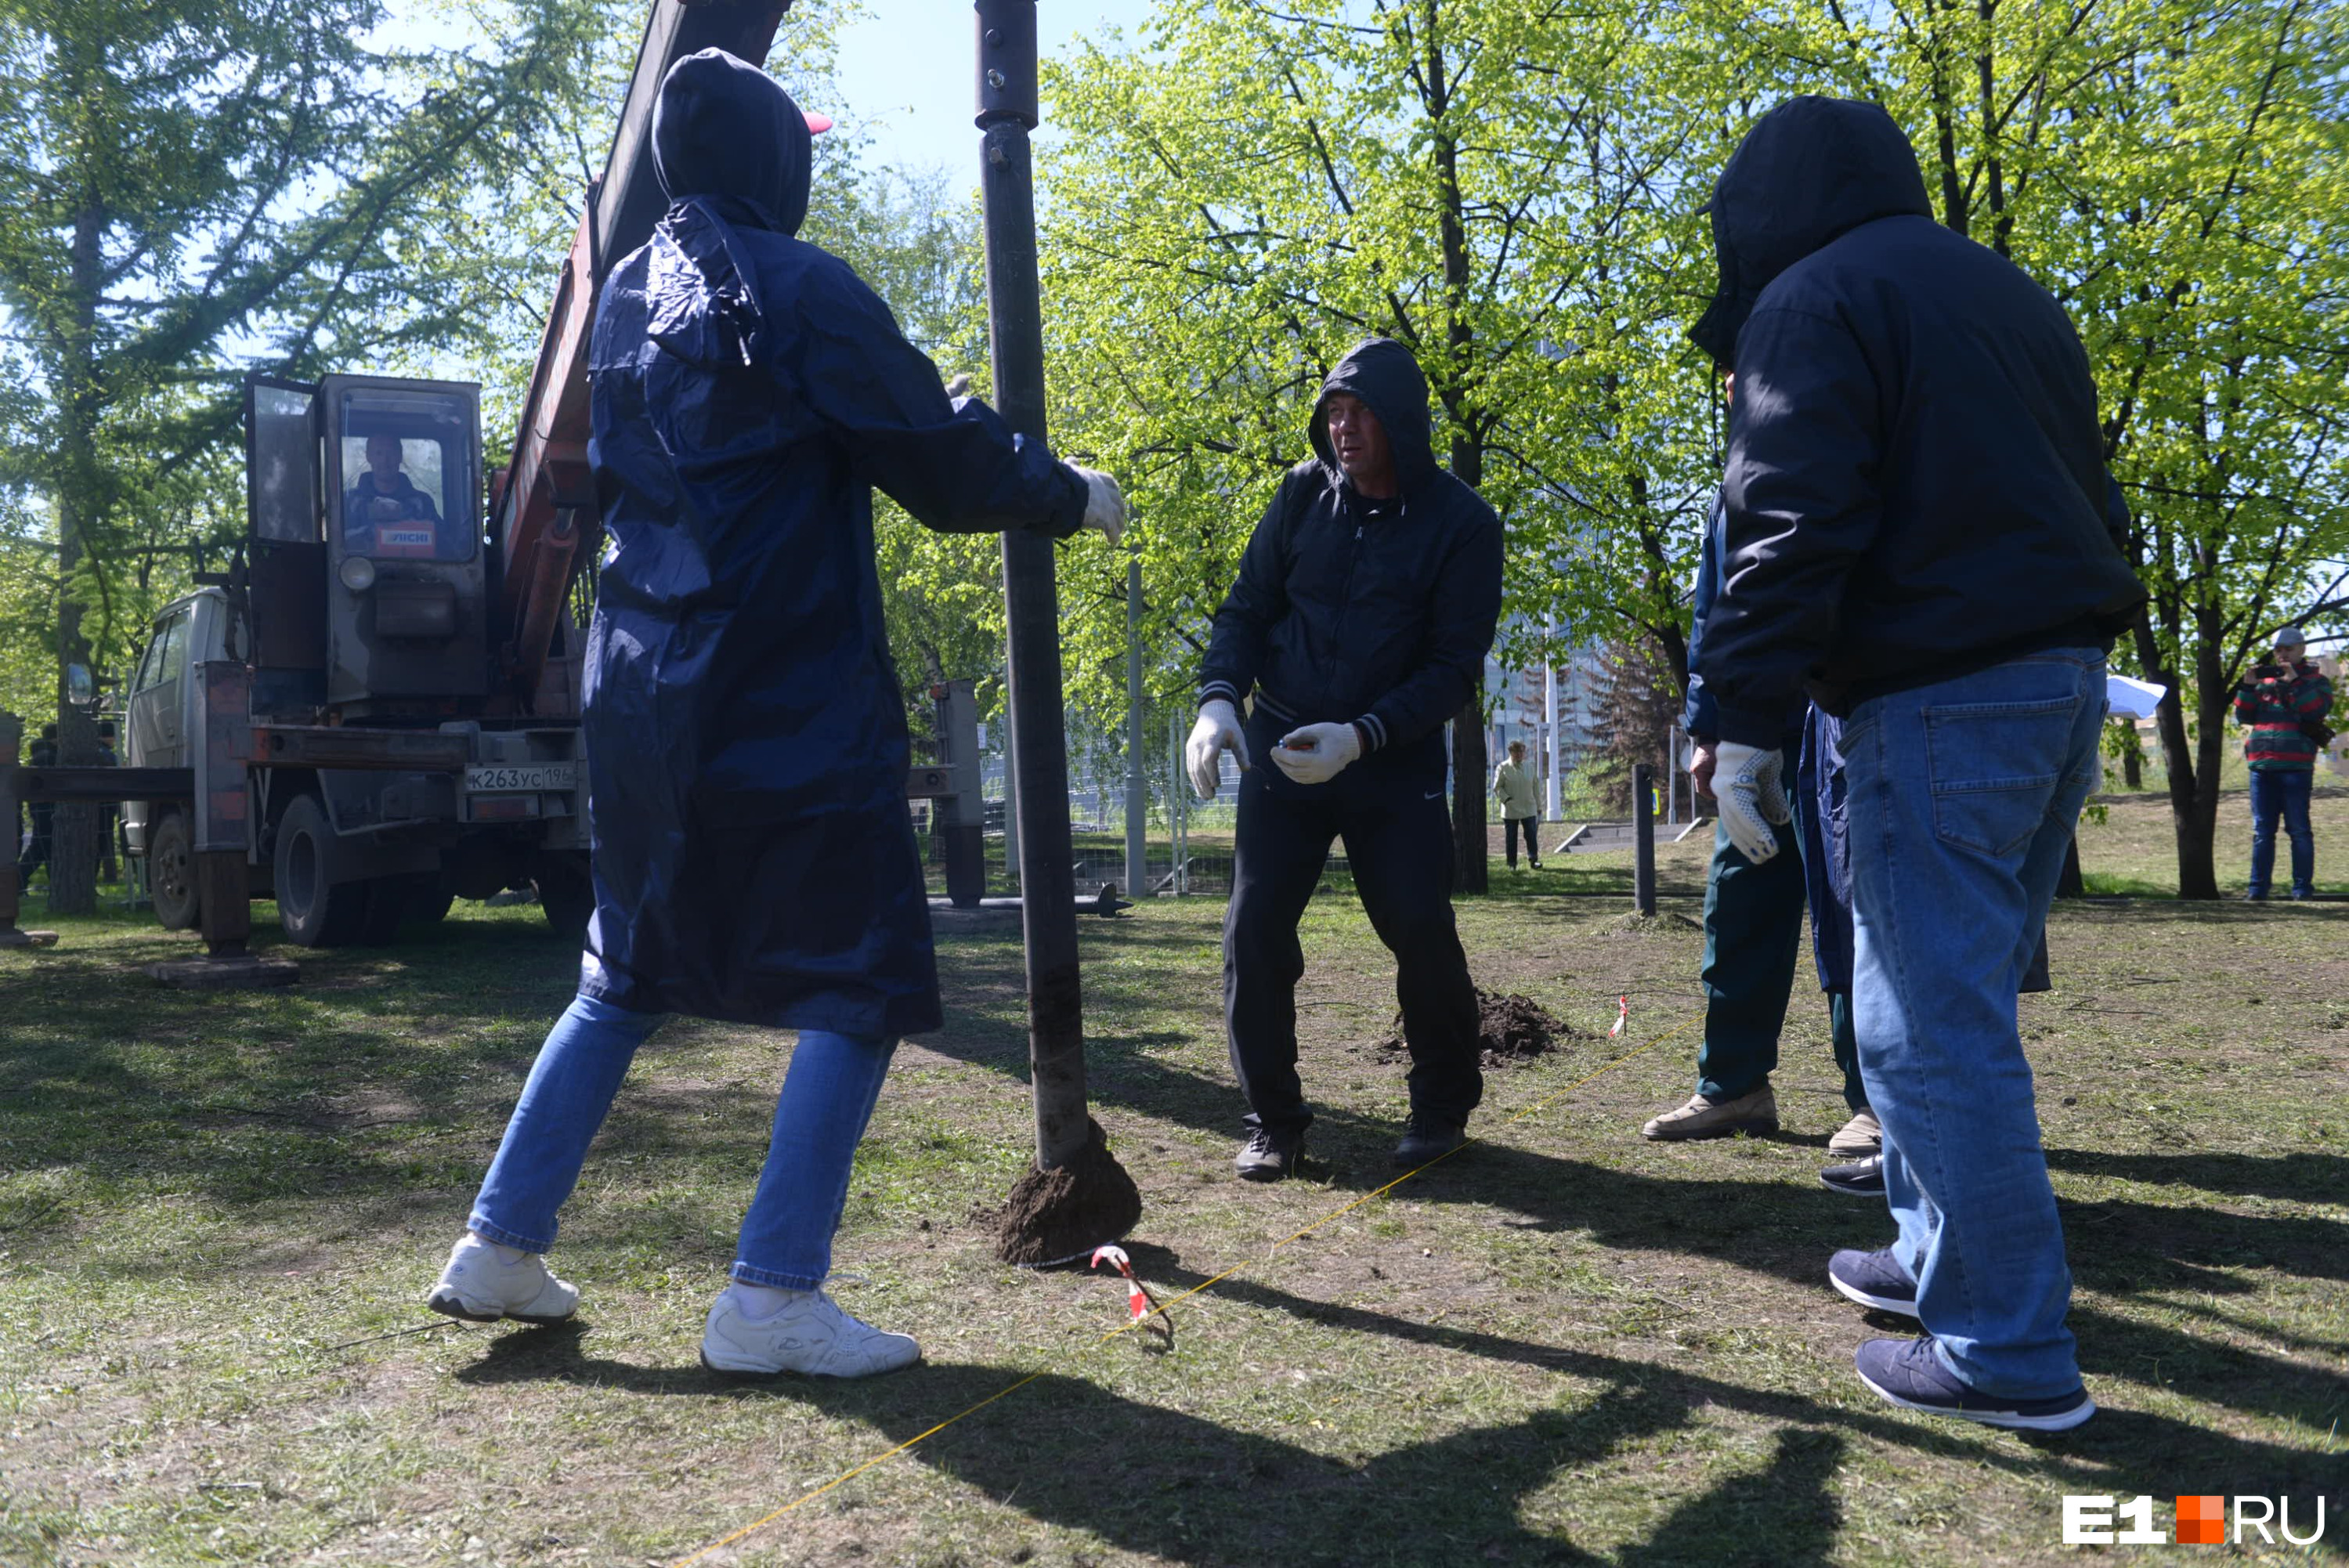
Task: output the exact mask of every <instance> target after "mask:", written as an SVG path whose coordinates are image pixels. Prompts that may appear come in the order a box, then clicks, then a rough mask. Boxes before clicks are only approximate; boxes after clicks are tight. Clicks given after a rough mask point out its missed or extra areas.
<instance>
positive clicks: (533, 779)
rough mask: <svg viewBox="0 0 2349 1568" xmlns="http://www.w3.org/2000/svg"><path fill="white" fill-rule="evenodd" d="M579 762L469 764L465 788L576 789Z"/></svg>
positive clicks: (511, 791)
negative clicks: (500, 765)
mask: <svg viewBox="0 0 2349 1568" xmlns="http://www.w3.org/2000/svg"><path fill="white" fill-rule="evenodd" d="M578 782H579V765H578V764H577V763H575V762H530V763H525V764H523V766H522V767H520V768H468V769H465V792H466V793H467V794H469V795H521V794H529V793H533V792H534V791H537V790H540V789H576V788H577V787H578Z"/></svg>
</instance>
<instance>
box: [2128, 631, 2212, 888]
mask: <svg viewBox="0 0 2349 1568" xmlns="http://www.w3.org/2000/svg"><path fill="white" fill-rule="evenodd" d="M2135 635H2136V638H2137V663H2138V664H2139V665H2142V666H2144V669H2145V671H2146V675H2147V678H2149V679H2152V680H2155V681H2158V682H2159V683H2161V684H2162V685H2163V686H2168V688H2169V692H2168V696H2164V697H2163V698H2162V699H2161V706H2160V707H2157V708H2155V709H2154V714H2153V717H2154V730H2155V733H2156V734H2157V735H2158V736H2159V737H2160V738H2161V761H2162V766H2163V768H2164V769H2166V770H2167V771H2168V775H2169V779H2168V784H2169V826H2170V832H2171V835H2172V837H2173V838H2174V839H2175V840H2176V841H2177V844H2178V897H2180V898H2209V899H2215V898H2217V897H2218V896H2219V876H2218V869H2217V866H2216V864H2215V863H2214V861H2213V859H2212V849H2211V845H2212V841H2213V840H2214V839H2215V837H2216V836H2217V830H2218V816H2219V780H2218V766H2217V765H2218V759H2219V748H2218V736H2217V732H2216V730H2215V728H2214V727H2212V726H2210V725H2209V724H2205V725H2204V726H2203V729H2204V733H2205V739H2206V741H2207V742H2208V744H2207V746H2206V747H2205V748H2204V749H2205V750H2206V751H2207V753H2208V756H2209V764H2208V766H2207V767H2201V768H2198V767H2197V765H2196V759H2195V748H2194V746H2193V743H2192V742H2191V741H2190V740H2189V738H2188V736H2187V733H2186V688H2185V686H2184V684H2183V683H2182V682H2181V681H2180V680H2179V679H2178V671H2176V670H2175V669H2172V668H2169V667H2168V665H2164V664H2163V663H2162V661H2161V645H2160V643H2159V642H2158V640H2157V639H2156V638H2155V636H2154V634H2153V621H2152V617H2151V613H2150V611H2149V610H2140V611H2138V612H2137V626H2136V628H2135ZM2204 646H2205V649H2206V651H2207V650H2208V643H2207V641H2206V643H2205V645H2204ZM2208 662H2210V663H2213V664H2215V659H2211V660H2209V661H2208ZM2206 793H2207V794H2208V796H2209V799H2208V802H2207V805H2206V802H2205V800H2204V799H2203V797H2204V795H2205V794H2206Z"/></svg>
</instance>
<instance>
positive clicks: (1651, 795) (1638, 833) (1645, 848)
mask: <svg viewBox="0 0 2349 1568" xmlns="http://www.w3.org/2000/svg"><path fill="white" fill-rule="evenodd" d="M1655 789H1656V787H1655V769H1651V768H1650V767H1649V766H1648V765H1647V764H1646V763H1644V762H1642V763H1640V764H1638V765H1636V766H1635V767H1633V768H1632V769H1631V832H1632V838H1631V907H1632V908H1634V909H1636V910H1638V911H1639V912H1640V913H1641V914H1653V913H1656V794H1655Z"/></svg>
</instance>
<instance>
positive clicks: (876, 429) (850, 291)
mask: <svg viewBox="0 0 2349 1568" xmlns="http://www.w3.org/2000/svg"><path fill="white" fill-rule="evenodd" d="M825 260H826V262H827V263H830V264H826V265H821V266H816V267H812V268H810V269H809V270H808V272H807V273H806V274H805V282H806V286H805V287H804V288H803V289H802V291H801V293H800V294H799V295H798V311H797V315H798V324H799V327H800V331H799V333H798V334H797V339H798V344H799V346H800V347H801V350H802V352H801V355H800V363H799V365H798V366H796V367H795V369H796V371H797V374H796V375H795V376H794V377H793V379H794V380H796V381H797V382H798V383H799V389H800V390H801V391H802V395H804V396H805V397H806V398H807V399H808V403H809V405H810V407H812V408H813V409H814V411H815V413H816V415H817V416H818V417H819V418H822V419H823V420H824V422H825V423H827V424H829V425H831V426H832V427H833V428H834V429H835V430H836V431H837V432H838V434H839V435H840V437H841V438H842V439H843V441H844V442H845V443H846V444H847V447H848V449H849V451H850V453H851V455H852V458H853V459H854V463H855V465H856V469H857V470H858V473H859V476H860V477H861V478H863V479H864V480H865V481H866V482H867V483H869V484H872V485H874V486H876V487H878V488H879V489H881V490H885V491H886V492H888V494H889V496H890V497H891V498H892V499H893V500H895V501H896V502H897V504H898V505H900V506H902V507H904V508H905V510H906V511H908V512H911V513H912V514H913V515H914V518H915V519H916V521H919V522H920V523H922V524H923V525H924V526H925V527H927V528H932V529H936V530H937V531H939V532H941V533H999V532H1006V531H1011V530H1015V529H1026V530H1031V531H1036V532H1040V533H1046V534H1050V535H1051V536H1052V537H1053V538H1055V539H1066V538H1067V537H1069V536H1070V535H1071V534H1072V533H1074V532H1076V531H1077V530H1078V528H1079V527H1080V526H1081V524H1082V523H1083V521H1084V515H1085V484H1084V481H1083V480H1081V479H1079V478H1078V477H1077V476H1076V475H1075V474H1073V473H1071V471H1070V470H1069V469H1068V468H1067V467H1066V466H1064V465H1063V464H1062V463H1061V462H1060V461H1059V460H1058V459H1055V458H1054V457H1053V456H1052V454H1051V452H1050V450H1049V449H1047V448H1046V447H1045V445H1044V443H1043V442H1041V441H1037V440H1031V439H1030V438H1028V437H1026V436H1023V435H1020V434H1019V433H1017V432H1015V431H1014V430H1012V428H1010V427H1009V425H1007V424H1005V423H1004V422H1003V417H1002V416H1001V415H999V414H998V413H997V412H996V411H995V410H994V409H992V408H990V407H988V406H987V405H986V404H984V403H982V402H980V401H979V400H978V399H977V398H975V397H964V398H957V399H949V398H948V397H947V395H946V390H945V388H944V387H942V386H940V384H939V378H938V371H937V366H935V365H933V364H932V363H931V362H930V359H929V356H927V355H926V354H924V353H923V352H922V351H921V350H920V349H918V348H916V347H915V346H913V345H912V344H910V343H908V342H906V341H905V335H904V334H903V333H902V332H900V331H899V330H898V327H897V319H896V317H895V315H891V314H890V310H889V307H888V306H887V305H885V304H883V303H882V302H881V299H880V297H879V296H878V295H876V294H874V293H873V291H872V290H871V289H869V288H867V287H865V286H864V284H863V283H862V282H861V281H859V280H858V279H857V277H856V276H855V274H854V273H851V272H850V271H849V270H848V268H847V267H846V266H844V265H843V264H840V263H837V262H833V261H832V260H831V258H828V257H827V258H825Z"/></svg>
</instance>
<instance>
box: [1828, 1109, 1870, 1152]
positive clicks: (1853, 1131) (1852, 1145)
mask: <svg viewBox="0 0 2349 1568" xmlns="http://www.w3.org/2000/svg"><path fill="white" fill-rule="evenodd" d="M1827 1152H1828V1153H1830V1154H1832V1155H1834V1156H1835V1157H1836V1158H1837V1159H1838V1160H1865V1159H1867V1158H1868V1156H1869V1155H1871V1154H1881V1153H1883V1152H1884V1128H1883V1126H1882V1124H1880V1123H1879V1122H1878V1120H1877V1119H1876V1112H1874V1111H1872V1110H1863V1111H1861V1112H1860V1113H1859V1114H1858V1115H1857V1116H1855V1117H1853V1118H1852V1119H1850V1120H1849V1121H1847V1122H1845V1123H1844V1124H1843V1130H1841V1131H1839V1132H1837V1134H1836V1135H1835V1136H1834V1137H1833V1138H1830V1139H1828V1140H1827Z"/></svg>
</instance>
